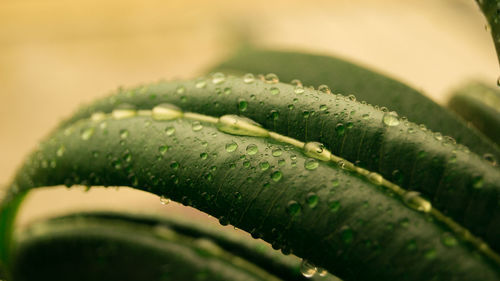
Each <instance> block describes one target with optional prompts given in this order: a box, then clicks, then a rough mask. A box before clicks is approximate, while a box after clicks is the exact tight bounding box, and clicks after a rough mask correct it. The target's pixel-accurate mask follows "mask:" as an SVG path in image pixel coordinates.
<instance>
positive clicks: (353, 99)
mask: <svg viewBox="0 0 500 281" xmlns="http://www.w3.org/2000/svg"><path fill="white" fill-rule="evenodd" d="M346 99H347V100H350V101H356V96H355V95H348V96H347V98H346Z"/></svg>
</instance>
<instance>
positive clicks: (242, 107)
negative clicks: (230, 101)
mask: <svg viewBox="0 0 500 281" xmlns="http://www.w3.org/2000/svg"><path fill="white" fill-rule="evenodd" d="M247 107H248V102H247V101H246V100H240V101H239V102H238V110H239V111H245V110H247Z"/></svg>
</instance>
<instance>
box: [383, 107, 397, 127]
mask: <svg viewBox="0 0 500 281" xmlns="http://www.w3.org/2000/svg"><path fill="white" fill-rule="evenodd" d="M382 121H383V122H384V124H385V125H386V126H389V127H393V126H397V125H399V116H398V114H397V113H396V112H395V111H391V112H386V113H384V116H383V117H382Z"/></svg>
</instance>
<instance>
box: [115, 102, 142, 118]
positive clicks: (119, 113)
mask: <svg viewBox="0 0 500 281" xmlns="http://www.w3.org/2000/svg"><path fill="white" fill-rule="evenodd" d="M136 114H137V112H136V111H135V107H134V106H133V105H131V104H121V105H119V106H118V107H117V108H115V109H113V111H112V112H111V116H112V117H113V118H114V119H116V120H121V119H125V118H130V117H134V116H135V115H136Z"/></svg>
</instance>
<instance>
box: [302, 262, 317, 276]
mask: <svg viewBox="0 0 500 281" xmlns="http://www.w3.org/2000/svg"><path fill="white" fill-rule="evenodd" d="M316 272H317V268H316V266H315V265H314V264H312V263H310V262H309V261H308V260H305V259H303V260H302V262H301V263H300V273H302V275H303V276H304V277H306V278H311V277H313V276H314V275H315V274H316Z"/></svg>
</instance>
